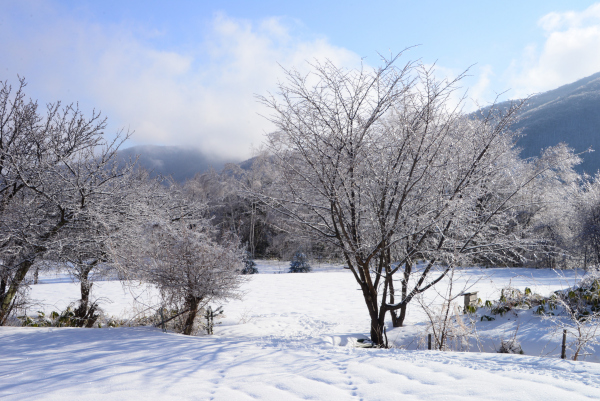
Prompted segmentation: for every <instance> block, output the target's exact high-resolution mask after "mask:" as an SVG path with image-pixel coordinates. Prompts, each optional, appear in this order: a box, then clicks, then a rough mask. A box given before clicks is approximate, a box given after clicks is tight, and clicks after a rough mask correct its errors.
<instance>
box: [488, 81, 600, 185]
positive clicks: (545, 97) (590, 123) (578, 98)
mask: <svg viewBox="0 0 600 401" xmlns="http://www.w3.org/2000/svg"><path fill="white" fill-rule="evenodd" d="M507 105H508V102H504V103H500V104H499V105H498V106H499V107H506V106H507ZM521 116H522V119H521V120H520V121H519V122H517V123H516V124H514V125H513V126H512V128H513V129H522V133H523V135H524V136H523V137H522V138H520V139H519V141H518V142H517V145H518V146H519V147H521V148H523V151H522V152H521V156H523V157H532V156H537V155H539V154H540V150H541V149H543V148H546V147H548V146H554V145H556V144H558V143H560V142H565V143H567V144H568V145H569V146H570V147H572V148H574V149H575V151H577V152H583V151H585V150H587V149H588V148H590V147H592V149H594V150H595V152H593V153H586V154H584V155H583V163H582V164H581V165H579V166H578V170H579V171H580V172H581V171H585V172H586V173H588V174H595V173H596V171H598V169H600V72H599V73H596V74H594V75H591V76H589V77H587V78H583V79H580V80H579V81H577V82H574V83H571V84H568V85H564V86H561V87H560V88H557V89H554V90H551V91H548V92H544V93H541V94H538V95H535V96H532V97H531V99H530V100H529V101H528V102H527V105H526V106H525V107H524V108H523V111H522V114H521Z"/></svg>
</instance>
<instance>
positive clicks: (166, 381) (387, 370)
mask: <svg viewBox="0 0 600 401" xmlns="http://www.w3.org/2000/svg"><path fill="white" fill-rule="evenodd" d="M285 266H286V265H285V264H284V265H283V266H282V264H281V263H280V264H277V263H276V262H259V263H258V268H259V271H261V274H258V275H255V276H253V277H251V278H250V279H249V280H248V281H247V282H246V283H244V285H243V287H242V292H243V293H244V296H243V298H242V299H240V300H232V301H229V302H227V303H226V304H224V309H225V317H224V318H223V319H221V324H220V325H218V326H215V335H214V336H198V337H186V336H182V335H178V334H173V333H167V334H164V333H162V332H161V331H160V330H158V329H154V328H147V327H131V328H130V327H122V328H116V329H76V328H20V327H19V328H17V327H2V328H0V338H1V340H0V398H5V399H8V400H17V399H18V400H22V399H32V400H33V399H48V400H99V399H115V400H126V399H160V400H170V399H186V400H187V399H190V400H255V399H260V400H295V399H317V400H361V399H362V400H394V399H402V400H423V399H427V400H459V399H460V400H476V399H477V400H481V399H485V400H488V399H489V400H501V399H502V400H504V399H517V400H539V399H544V400H579V399H581V400H587V399H600V364H596V363H590V362H573V361H568V360H560V359H557V358H555V357H553V358H539V357H538V355H540V354H542V355H546V354H550V355H556V354H557V353H559V352H560V350H556V345H557V344H558V342H559V341H560V339H559V338H554V339H553V338H552V336H551V333H549V331H548V330H547V329H548V327H545V326H544V324H540V319H539V317H537V316H533V315H532V314H531V311H519V313H518V316H512V315H510V313H509V314H507V315H505V317H504V318H498V319H497V320H496V321H493V322H481V323H478V331H479V333H480V337H481V342H482V343H483V346H484V347H485V348H486V349H484V351H487V352H488V353H473V352H472V353H458V352H436V351H422V350H416V351H415V349H416V348H417V346H418V338H419V337H422V336H424V335H425V334H426V333H425V327H426V325H425V324H424V315H423V313H422V312H420V311H419V307H418V305H417V304H416V303H415V304H413V305H412V307H409V315H408V318H407V326H406V327H403V328H396V329H392V328H391V327H390V328H389V329H388V337H389V338H390V340H391V341H395V343H396V345H398V346H401V347H403V348H407V349H391V350H376V349H362V348H356V347H354V345H355V344H356V340H357V339H358V338H364V337H366V335H367V334H368V329H369V319H368V314H367V312H366V307H365V306H364V301H363V300H362V295H361V293H360V291H359V290H358V286H357V284H356V283H355V281H354V278H353V277H352V275H351V273H349V272H348V271H347V270H343V269H340V268H339V267H335V266H331V265H324V266H321V267H317V268H316V269H315V272H314V273H309V274H266V273H268V272H271V273H277V272H278V271H281V270H283V271H285ZM313 267H314V266H313ZM576 275H577V272H568V273H566V277H565V278H561V277H558V276H557V274H556V273H555V272H553V271H550V270H532V269H466V270H462V271H460V277H455V278H456V281H455V283H456V284H455V288H456V289H457V290H458V289H459V288H463V287H464V285H463V284H461V283H466V282H468V283H473V282H476V283H475V284H474V285H473V286H472V288H471V290H477V291H478V292H479V297H480V298H482V300H484V301H485V299H497V298H498V296H499V290H500V288H502V287H504V286H505V285H508V284H509V283H510V284H511V285H513V286H515V287H517V288H520V289H524V288H525V287H530V288H532V290H534V292H538V293H541V294H548V293H549V292H551V291H554V290H556V289H559V288H562V287H563V286H565V284H563V283H564V282H565V281H566V282H567V283H566V284H567V285H571V284H572V282H573V281H574V280H575V278H576ZM41 283H42V284H38V285H35V286H32V290H31V297H32V298H34V299H36V300H37V301H38V305H37V306H38V307H39V308H41V309H40V310H45V311H47V312H49V311H51V310H62V309H64V307H65V306H66V305H68V304H69V303H70V302H72V301H75V300H76V299H78V291H79V287H78V284H76V283H71V282H68V279H67V278H66V277H63V276H52V277H42V280H41ZM44 283H47V284H44ZM438 290H439V291H443V290H444V287H443V286H438ZM93 291H94V293H93V295H94V297H98V298H100V304H101V306H102V307H103V309H104V310H105V311H106V312H107V313H108V314H109V315H115V316H118V317H124V318H128V317H132V316H133V315H135V313H139V312H140V311H143V310H144V309H145V308H146V307H147V306H148V305H150V304H152V303H153V302H155V301H156V300H157V294H156V291H154V290H153V289H148V288H146V287H138V288H126V287H123V286H121V284H120V283H119V282H116V281H102V282H96V283H95V284H94V289H93ZM435 298H436V293H435V291H434V292H430V293H429V294H428V298H427V301H433V302H435ZM109 300H110V301H111V302H109ZM36 310H38V309H36ZM533 323H536V324H535V325H534V324H533ZM516 328H518V331H517V337H518V339H519V340H520V342H521V344H522V346H523V349H524V350H525V353H526V354H527V355H525V356H522V355H506V354H496V353H491V352H493V347H494V345H498V343H499V339H500V337H504V338H508V337H509V336H512V335H513V334H514V331H515V329H516ZM472 350H474V351H476V348H473V349H472ZM587 360H598V356H597V354H596V355H592V356H590V357H588V359H587Z"/></svg>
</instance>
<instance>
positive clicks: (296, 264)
mask: <svg viewBox="0 0 600 401" xmlns="http://www.w3.org/2000/svg"><path fill="white" fill-rule="evenodd" d="M310 270H311V267H310V265H309V264H308V258H307V257H306V255H305V254H303V253H302V252H300V251H297V252H296V253H295V254H294V256H293V257H292V261H291V262H290V271H289V272H290V273H308V272H309V271H310Z"/></svg>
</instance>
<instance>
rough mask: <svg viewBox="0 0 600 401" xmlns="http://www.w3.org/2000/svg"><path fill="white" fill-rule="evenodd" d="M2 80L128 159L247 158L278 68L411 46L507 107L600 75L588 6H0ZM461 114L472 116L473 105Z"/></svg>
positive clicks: (347, 62) (349, 63)
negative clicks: (66, 111)
mask: <svg viewBox="0 0 600 401" xmlns="http://www.w3.org/2000/svg"><path fill="white" fill-rule="evenodd" d="M0 3H1V4H0V5H1V6H2V10H3V13H2V14H1V15H0V37H1V38H2V40H1V41H0V54H1V56H0V79H2V80H8V81H9V82H12V83H14V82H15V81H16V78H17V74H19V75H22V76H25V77H26V78H27V81H28V82H29V86H28V93H29V95H30V96H31V97H33V98H36V99H39V100H40V103H45V102H48V101H54V100H62V101H64V102H77V101H78V102H79V103H80V106H81V108H82V109H83V110H84V111H86V113H91V111H92V109H94V108H95V109H96V110H102V112H103V114H104V115H106V116H108V118H109V133H110V132H115V131H117V130H118V129H119V128H121V127H122V128H125V129H130V130H132V131H135V133H134V134H133V136H132V139H131V140H130V141H129V145H134V144H160V145H179V146H191V147H197V148H200V149H202V150H204V151H206V152H211V153H215V154H218V155H221V156H224V157H228V158H232V159H243V158H246V157H248V156H250V155H251V152H252V151H251V148H252V147H254V148H256V147H258V146H259V145H260V143H261V141H262V136H263V134H264V133H265V132H267V131H269V130H270V129H271V128H272V127H271V126H270V125H269V123H267V122H266V121H265V120H264V119H263V118H262V117H260V115H259V114H260V113H265V110H262V109H261V106H259V105H258V104H257V103H256V101H255V99H254V94H265V93H266V92H267V91H273V90H274V89H275V84H276V82H277V79H278V78H279V77H281V69H280V67H279V65H278V64H281V65H282V66H284V67H287V68H292V67H293V68H298V69H300V70H304V69H306V68H307V63H306V62H307V60H308V61H310V60H313V59H315V58H316V59H323V58H329V59H331V60H332V61H334V62H335V63H336V64H338V65H340V66H345V67H348V68H353V67H356V66H357V65H359V63H360V60H361V58H362V59H363V60H364V62H365V63H366V64H367V65H369V66H376V65H378V62H379V56H378V53H381V54H390V52H392V53H395V52H399V51H401V50H402V49H404V48H406V47H409V46H413V45H419V46H418V47H416V48H413V49H411V50H410V51H408V52H407V54H406V55H405V56H404V60H406V61H408V60H409V59H421V60H422V62H423V63H425V64H432V63H436V65H437V74H438V76H440V77H443V76H455V75H457V74H459V73H460V72H462V71H463V70H464V69H466V68H468V67H469V66H472V67H471V69H470V70H469V74H470V77H469V78H468V79H466V80H465V81H464V83H463V86H464V87H465V89H466V88H469V92H468V96H469V98H470V101H469V102H471V101H476V102H478V103H479V104H486V103H487V102H490V101H492V100H493V99H494V98H495V97H496V94H498V93H504V95H503V98H504V99H505V98H516V97H521V96H525V95H527V94H530V93H536V92H540V91H545V90H549V89H553V88H556V87H558V86H560V85H562V84H566V83H569V82H573V81H575V80H577V79H580V78H583V77H585V76H588V75H591V74H593V73H595V72H598V71H600V3H594V2H593V1H577V0H570V1H552V0H545V1H537V0H526V1H523V0H521V1H503V2H492V1H454V2H449V1H418V2H417V1H406V0H397V1H392V0H388V1H361V2H357V1H325V0H322V1H303V2H285V1H219V2H216V1H170V2H159V1H112V0H110V1H97V0H96V1H30V0H24V1H19V2H16V1H10V0H6V1H4V0H0ZM466 107H467V108H469V107H470V108H473V107H475V106H474V105H473V103H469V104H467V105H466Z"/></svg>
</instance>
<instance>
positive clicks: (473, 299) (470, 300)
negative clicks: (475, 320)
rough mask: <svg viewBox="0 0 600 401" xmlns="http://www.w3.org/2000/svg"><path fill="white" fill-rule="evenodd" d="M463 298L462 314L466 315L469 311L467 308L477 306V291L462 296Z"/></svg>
mask: <svg viewBox="0 0 600 401" xmlns="http://www.w3.org/2000/svg"><path fill="white" fill-rule="evenodd" d="M463 297H464V302H465V306H464V309H463V312H464V313H465V314H466V313H467V311H468V310H469V306H471V305H473V306H476V305H477V291H474V292H467V293H465V294H463Z"/></svg>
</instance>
